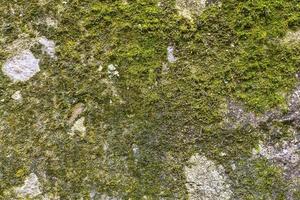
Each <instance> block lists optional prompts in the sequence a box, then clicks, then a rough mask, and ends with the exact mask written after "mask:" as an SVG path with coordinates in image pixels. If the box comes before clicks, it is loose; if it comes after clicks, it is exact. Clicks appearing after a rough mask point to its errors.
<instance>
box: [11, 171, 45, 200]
mask: <svg viewBox="0 0 300 200" xmlns="http://www.w3.org/2000/svg"><path fill="white" fill-rule="evenodd" d="M15 192H16V194H17V195H18V196H20V197H22V198H25V197H27V196H28V197H30V198H34V197H36V196H38V195H40V194H42V192H41V190H40V183H39V180H38V177H37V176H36V175H35V174H34V173H31V174H30V175H29V177H27V178H26V180H25V182H24V185H23V186H21V187H17V188H16V189H15Z"/></svg>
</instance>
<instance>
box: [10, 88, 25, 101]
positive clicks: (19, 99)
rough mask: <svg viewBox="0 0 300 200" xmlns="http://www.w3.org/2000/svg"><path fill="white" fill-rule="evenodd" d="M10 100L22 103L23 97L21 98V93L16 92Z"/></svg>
mask: <svg viewBox="0 0 300 200" xmlns="http://www.w3.org/2000/svg"><path fill="white" fill-rule="evenodd" d="M11 98H12V99H13V100H15V101H18V102H20V101H22V99H23V97H22V94H21V91H16V92H15V93H14V94H13V95H12V96H11Z"/></svg>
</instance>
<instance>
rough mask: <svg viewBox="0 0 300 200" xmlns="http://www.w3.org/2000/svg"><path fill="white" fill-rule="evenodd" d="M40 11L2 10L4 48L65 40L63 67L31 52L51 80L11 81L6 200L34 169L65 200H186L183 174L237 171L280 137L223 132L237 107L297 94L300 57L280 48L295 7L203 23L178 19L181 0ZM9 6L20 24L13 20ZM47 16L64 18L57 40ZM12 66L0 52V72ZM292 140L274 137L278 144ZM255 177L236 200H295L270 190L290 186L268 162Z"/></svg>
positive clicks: (260, 107)
mask: <svg viewBox="0 0 300 200" xmlns="http://www.w3.org/2000/svg"><path fill="white" fill-rule="evenodd" d="M38 2H39V1H37V0H36V1H34V0H31V1H30V2H29V3H28V1H18V2H17V3H16V2H14V3H11V2H5V3H2V4H1V6H0V13H1V14H0V20H1V21H3V25H2V26H1V30H3V31H1V33H0V34H1V38H3V39H0V46H1V47H4V46H9V45H10V44H11V42H12V41H14V40H15V39H16V38H17V37H18V35H20V34H23V33H27V34H28V35H30V36H31V37H35V36H36V34H37V33H36V31H38V32H39V33H38V34H39V35H45V36H46V37H48V38H50V39H53V40H54V41H56V43H57V49H56V50H57V56H58V60H57V61H54V60H50V59H48V58H47V57H46V56H43V55H41V54H40V52H39V51H38V47H33V49H32V50H34V52H35V53H36V54H37V55H38V56H39V58H40V59H41V73H39V74H37V75H36V76H35V77H34V78H33V79H31V80H30V81H29V82H26V83H17V84H12V83H10V81H9V80H8V78H6V77H4V76H2V75H1V79H0V95H1V99H2V98H3V99H5V101H4V103H3V104H0V120H1V124H0V130H1V134H0V146H1V147H3V148H1V154H0V163H1V164H0V167H1V168H0V169H1V173H2V174H3V176H2V177H3V178H2V181H1V182H0V197H2V198H6V197H7V196H6V193H5V192H4V191H5V190H7V189H9V188H12V187H14V186H16V185H19V184H21V183H22V181H23V180H24V177H25V176H26V173H28V174H29V172H30V171H35V172H38V173H41V174H43V173H45V174H46V176H47V180H43V186H44V187H45V188H44V190H45V192H46V193H53V194H55V193H57V194H58V195H59V196H60V197H61V199H79V198H80V197H85V198H87V197H88V196H89V192H90V191H91V190H95V191H97V192H98V193H99V194H104V193H105V194H107V195H110V196H120V197H123V198H124V199H130V198H131V199H142V198H143V197H147V198H149V199H158V198H160V197H165V198H167V199H174V198H176V199H186V198H187V196H186V190H185V185H184V184H185V178H184V175H183V172H182V168H183V166H184V165H185V162H186V161H187V160H188V158H189V157H190V156H191V155H192V154H193V153H194V152H199V151H201V152H203V153H205V154H206V155H207V156H208V157H209V158H211V159H213V160H217V161H218V162H220V163H221V164H223V165H225V166H228V165H229V164H230V163H229V161H231V160H234V159H235V158H236V157H240V158H249V156H250V154H251V151H252V149H253V148H255V147H256V146H257V144H258V141H259V140H263V139H264V138H269V137H271V136H272V131H270V130H269V129H268V127H259V128H257V129H254V128H253V127H242V128H239V129H236V130H231V131H229V130H225V129H224V127H222V126H221V125H220V124H221V122H222V120H223V118H224V116H223V114H222V112H221V111H222V105H224V103H226V100H227V99H234V100H235V101H241V102H243V103H245V105H246V106H247V108H248V109H249V110H252V111H255V112H264V111H266V110H269V109H271V108H277V107H278V108H281V109H284V108H285V107H286V105H285V104H286V103H285V96H284V95H285V94H287V93H288V92H290V91H291V90H292V89H293V87H294V86H295V84H296V79H295V73H296V72H297V70H298V67H299V64H300V63H299V60H300V59H299V52H300V51H299V47H297V46H291V47H287V46H286V45H282V44H281V43H280V42H279V41H280V38H282V37H283V36H284V35H285V33H286V32H287V31H289V29H296V28H297V27H299V21H300V18H299V9H300V8H299V3H298V2H297V1H296V0H288V1H286V0H285V1H283V0H279V1H275V2H270V1H266V0H254V1H236V0H229V1H223V2H222V6H218V5H211V7H209V8H208V9H206V10H205V11H204V13H203V14H202V15H201V16H199V17H197V18H195V19H194V20H193V22H191V21H189V20H187V19H185V18H183V17H181V16H179V15H178V12H177V10H176V9H175V5H174V4H175V2H174V1H173V0H167V1H164V2H162V3H161V5H160V6H158V1H155V0H150V1H149V0H133V1H128V3H124V1H121V0H119V1H110V0H105V1H101V2H99V1H96V0H92V1H91V0H81V1H76V0H72V1H68V2H67V3H65V4H64V3H63V2H62V1H60V0H52V1H49V2H48V3H46V4H45V5H41V4H39V3H38ZM11 7H13V8H14V9H15V13H16V14H14V15H13V14H11V12H8V10H10V8H11ZM21 13H22V15H23V17H19V15H20V14H21ZM49 16H51V17H53V18H56V19H58V21H59V23H60V24H59V26H58V28H57V29H54V28H49V27H47V26H46V25H45V23H44V22H43V21H41V20H42V19H44V18H46V17H49ZM168 45H173V46H174V47H175V49H176V51H175V56H176V58H177V62H176V63H173V64H170V63H167V60H166V56H167V55H166V54H167V47H168ZM7 56H8V53H7V52H6V51H5V48H1V49H0V63H3V62H4V61H5V59H6V57H7ZM109 64H114V65H115V66H116V68H117V70H118V71H119V73H120V77H119V78H117V77H114V78H112V79H111V83H109V84H112V85H113V87H114V89H112V86H111V85H109V84H107V83H106V82H105V81H103V79H110V78H109V77H108V74H107V73H106V72H107V66H108V65H109ZM164 64H167V67H168V70H167V71H166V72H163V69H162V66H163V65H164ZM100 65H102V67H103V70H102V72H98V71H97V69H98V68H99V66H100ZM16 90H21V91H22V95H23V98H24V101H23V102H22V103H21V104H16V103H14V102H12V101H11V99H10V96H11V95H12V94H13V93H14V91H16ZM116 92H117V94H118V97H116V95H115V93H116ZM111 101H112V103H110V102H111ZM77 103H83V104H85V107H86V109H85V112H84V113H83V114H82V115H84V116H85V119H86V124H85V125H86V127H87V130H88V131H87V134H86V137H84V138H82V137H79V136H75V137H71V136H69V135H68V134H67V132H68V131H69V129H70V126H69V125H68V124H67V123H66V122H67V121H68V116H69V114H70V111H71V110H72V107H73V106H74V105H76V104H77ZM277 126H279V127H281V126H283V127H285V125H284V124H280V123H279V124H278V125H277ZM1 127H4V128H1ZM283 129H284V128H283ZM282 132H284V133H287V131H286V129H284V131H282ZM283 135H286V134H282V135H280V136H272V137H275V138H278V140H279V141H280V139H282V138H284V137H285V136H283ZM106 145H108V149H107V150H105V148H104V147H105V146H106ZM133 145H137V146H138V147H139V155H138V157H137V156H136V155H134V153H133V150H132V148H133ZM221 152H224V153H226V156H225V157H222V156H220V153H221ZM8 155H9V156H8ZM265 168H266V169H265ZM24 169H26V170H24ZM20 170H21V171H20ZM251 170H254V172H255V176H253V177H239V179H238V181H239V182H241V183H242V184H241V186H236V188H235V190H236V191H237V193H236V194H237V195H241V196H240V197H241V198H242V199H251V198H252V199H253V198H256V196H255V195H253V193H254V192H255V191H256V190H258V191H259V194H261V197H259V198H262V199H267V198H269V197H270V195H271V192H270V191H276V192H275V193H276V198H278V199H280V198H283V197H282V194H283V193H284V192H285V191H284V184H282V185H279V186H275V185H274V184H271V183H270V181H279V182H280V183H281V182H283V181H282V177H281V176H280V173H281V172H280V170H278V169H277V168H275V167H272V166H271V165H268V164H266V161H261V162H260V161H257V163H256V164H255V163H254V164H253V166H251ZM233 173H234V172H233ZM16 174H17V175H18V176H16ZM235 176H236V177H238V176H237V175H236V174H235V175H232V176H231V179H235ZM281 187H282V188H281ZM245 189H246V190H247V191H244V190H245ZM278 190H280V191H279V192H277V191H278ZM281 190H283V191H281Z"/></svg>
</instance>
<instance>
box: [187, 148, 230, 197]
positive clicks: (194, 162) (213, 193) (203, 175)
mask: <svg viewBox="0 0 300 200" xmlns="http://www.w3.org/2000/svg"><path fill="white" fill-rule="evenodd" d="M189 164H190V165H191V166H187V167H185V168H184V171H185V175H186V179H187V183H186V187H187V189H188V192H189V199H191V200H228V199H230V197H231V195H232V191H231V189H230V185H229V183H228V180H227V178H226V175H225V170H224V168H223V167H222V166H216V165H215V164H214V163H213V162H212V161H211V160H208V159H207V158H206V157H205V156H200V155H199V154H196V155H193V156H192V157H191V158H190V159H189Z"/></svg>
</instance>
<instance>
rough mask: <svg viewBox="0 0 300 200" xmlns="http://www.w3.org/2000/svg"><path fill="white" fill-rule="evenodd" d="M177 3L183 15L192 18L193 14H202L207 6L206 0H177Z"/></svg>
mask: <svg viewBox="0 0 300 200" xmlns="http://www.w3.org/2000/svg"><path fill="white" fill-rule="evenodd" d="M175 5H176V8H177V10H178V12H179V14H180V15H181V16H183V17H185V18H187V19H189V20H192V16H193V15H197V16H199V15H201V13H202V12H203V10H204V9H205V7H206V0H176V2H175Z"/></svg>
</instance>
